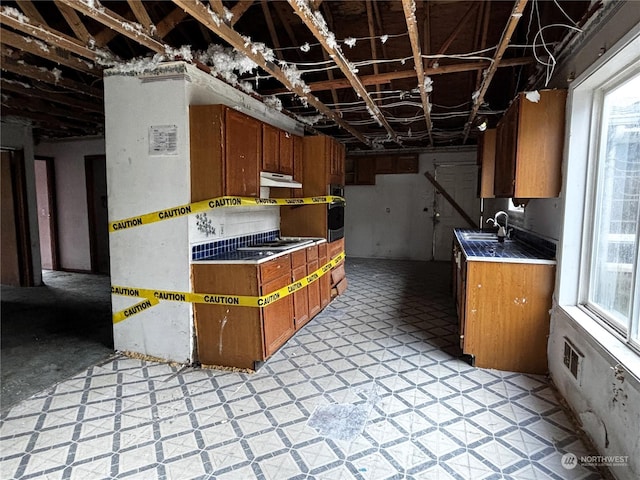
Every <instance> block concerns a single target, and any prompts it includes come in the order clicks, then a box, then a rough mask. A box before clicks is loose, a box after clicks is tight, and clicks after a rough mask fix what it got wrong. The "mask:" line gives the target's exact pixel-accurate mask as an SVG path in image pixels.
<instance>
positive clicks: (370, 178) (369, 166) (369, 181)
mask: <svg viewBox="0 0 640 480" xmlns="http://www.w3.org/2000/svg"><path fill="white" fill-rule="evenodd" d="M355 173H356V175H355V182H354V183H355V184H356V185H375V184H376V161H375V159H374V158H367V157H357V158H356V159H355Z"/></svg>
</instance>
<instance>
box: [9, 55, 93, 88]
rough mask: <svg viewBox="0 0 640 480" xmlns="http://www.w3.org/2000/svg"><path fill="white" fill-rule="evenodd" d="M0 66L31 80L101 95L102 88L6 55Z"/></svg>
mask: <svg viewBox="0 0 640 480" xmlns="http://www.w3.org/2000/svg"><path fill="white" fill-rule="evenodd" d="M0 68H2V70H5V71H7V72H11V73H14V74H16V75H22V76H24V77H27V78H31V79H33V80H40V81H41V82H45V83H50V84H52V85H57V86H59V87H64V88H66V89H68V90H73V91H75V92H79V93H83V94H85V95H89V96H92V97H96V98H102V97H103V93H102V89H99V88H95V87H91V86H89V85H84V84H82V83H79V82H74V81H73V80H68V79H66V78H61V77H60V76H59V75H57V74H56V73H55V72H53V71H50V70H42V69H40V68H39V67H35V66H33V65H29V64H26V63H23V62H20V63H18V62H16V61H15V60H13V59H10V58H8V57H4V56H3V58H2V65H0Z"/></svg>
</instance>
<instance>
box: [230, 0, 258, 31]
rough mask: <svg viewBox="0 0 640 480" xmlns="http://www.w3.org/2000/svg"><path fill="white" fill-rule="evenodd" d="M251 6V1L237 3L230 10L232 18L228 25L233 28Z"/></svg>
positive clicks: (241, 0) (243, 0)
mask: <svg viewBox="0 0 640 480" xmlns="http://www.w3.org/2000/svg"><path fill="white" fill-rule="evenodd" d="M251 5H253V0H240V1H239V2H238V3H236V4H235V5H234V6H233V8H232V9H231V13H232V14H233V17H232V18H231V22H229V24H230V25H231V26H232V27H233V26H234V25H235V24H236V22H237V21H238V20H240V17H242V15H243V14H244V12H246V11H247V10H248V9H249V7H250V6H251Z"/></svg>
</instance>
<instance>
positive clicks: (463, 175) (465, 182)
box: [433, 164, 480, 261]
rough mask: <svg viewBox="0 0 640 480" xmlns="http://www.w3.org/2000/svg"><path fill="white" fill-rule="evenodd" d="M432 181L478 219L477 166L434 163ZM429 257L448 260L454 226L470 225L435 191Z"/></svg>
mask: <svg viewBox="0 0 640 480" xmlns="http://www.w3.org/2000/svg"><path fill="white" fill-rule="evenodd" d="M435 177H436V180H437V181H438V183H439V184H440V185H442V187H443V188H444V190H445V191H446V192H447V193H449V195H451V197H453V199H454V200H455V201H456V203H457V204H458V205H460V207H462V209H463V210H464V211H465V212H466V213H467V214H468V215H469V216H470V217H471V218H473V219H479V218H480V199H479V198H478V195H477V183H478V166H477V165H475V164H461V165H436V169H435ZM433 204H434V209H433V211H434V212H435V214H434V217H433V222H434V225H433V257H434V260H442V261H448V260H451V245H452V242H453V229H454V228H470V226H469V224H468V223H467V222H466V221H465V220H464V219H463V218H462V216H461V215H460V214H459V213H458V212H457V211H456V209H455V208H453V206H452V205H451V204H450V203H449V202H448V201H447V200H446V199H445V198H444V197H443V195H441V194H440V193H439V192H438V191H437V190H436V191H435V198H434V202H433Z"/></svg>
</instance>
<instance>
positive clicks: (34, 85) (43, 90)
mask: <svg viewBox="0 0 640 480" xmlns="http://www.w3.org/2000/svg"><path fill="white" fill-rule="evenodd" d="M0 86H1V88H2V90H4V91H6V92H13V93H17V94H20V95H26V96H29V97H34V98H41V99H43V100H48V101H50V102H54V103H57V104H60V105H66V106H68V107H75V108H79V109H81V110H86V111H87V112H94V113H98V114H100V115H101V116H102V117H104V104H103V103H102V102H100V103H98V102H96V103H93V102H90V101H85V100H80V99H79V98H78V96H77V95H75V94H72V93H71V92H68V91H64V90H59V91H55V92H53V94H52V92H51V87H50V86H49V85H43V84H41V83H40V82H37V81H34V82H31V84H30V85H26V84H24V83H22V82H17V81H13V80H7V79H6V78H0Z"/></svg>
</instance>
